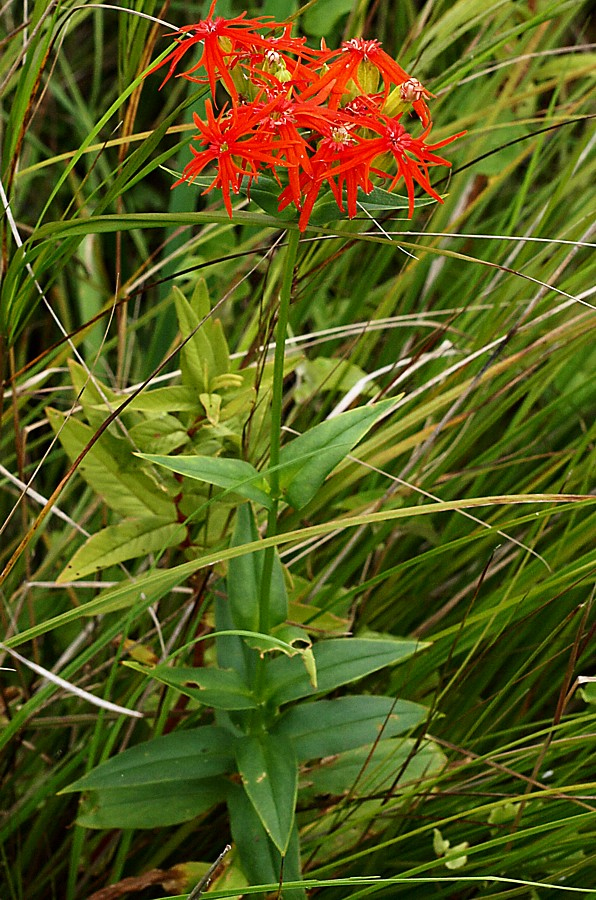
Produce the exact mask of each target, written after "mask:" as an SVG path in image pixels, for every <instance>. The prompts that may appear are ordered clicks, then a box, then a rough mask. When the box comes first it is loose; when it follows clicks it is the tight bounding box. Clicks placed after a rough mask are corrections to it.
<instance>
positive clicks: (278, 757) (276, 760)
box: [236, 734, 298, 855]
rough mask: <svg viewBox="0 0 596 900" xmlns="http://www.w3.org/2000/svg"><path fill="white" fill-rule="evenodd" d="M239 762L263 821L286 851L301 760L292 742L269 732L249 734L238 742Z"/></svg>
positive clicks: (243, 782)
mask: <svg viewBox="0 0 596 900" xmlns="http://www.w3.org/2000/svg"><path fill="white" fill-rule="evenodd" d="M236 747H237V749H236V762H237V764H238V771H239V772H240V776H241V778H242V784H243V785H244V790H245V791H246V794H247V795H248V797H249V799H250V802H251V803H252V805H253V807H254V809H255V811H256V813H257V815H258V817H259V819H260V820H261V823H262V825H263V827H264V829H265V831H266V832H267V834H268V835H269V837H270V838H271V840H272V841H273V843H274V844H275V846H276V847H277V849H278V850H279V852H280V853H281V854H282V855H283V854H285V852H286V849H287V847H288V843H289V841H290V835H291V833H292V828H293V825H294V812H295V806H296V793H297V790H298V763H297V762H296V755H295V753H294V750H293V747H292V745H291V743H289V742H288V741H285V740H283V739H281V738H280V739H279V740H277V739H276V740H274V739H273V738H271V737H270V736H269V735H267V734H260V735H259V736H258V737H257V736H248V737H246V738H242V739H241V740H239V741H238V743H237V745H236Z"/></svg>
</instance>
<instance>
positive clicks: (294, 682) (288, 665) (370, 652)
mask: <svg viewBox="0 0 596 900" xmlns="http://www.w3.org/2000/svg"><path fill="white" fill-rule="evenodd" d="M427 646H428V644H423V643H420V642H419V641H405V640H398V639H395V640H386V639H381V638H338V639H335V640H328V641H320V642H319V643H318V644H315V646H314V647H313V651H312V652H313V654H314V658H315V663H316V668H317V687H316V689H315V688H313V686H312V684H311V682H310V681H309V678H308V675H307V674H306V671H305V669H304V665H303V664H302V662H301V660H299V659H297V658H296V657H292V658H290V657H287V656H283V657H279V658H278V659H274V660H271V662H270V664H269V667H268V670H267V687H266V696H267V699H268V700H269V701H270V702H271V703H272V704H274V705H275V706H280V705H281V704H282V703H289V702H290V701H291V700H298V699H299V698H300V697H308V696H311V695H312V696H314V695H315V694H327V693H329V691H333V690H335V688H337V687H340V686H341V685H342V684H349V683H350V682H351V681H356V680H357V679H359V678H363V677H364V676H365V675H370V674H371V673H372V672H377V671H378V670H379V669H383V668H385V666H392V665H394V664H395V663H397V662H402V661H403V660H404V659H407V658H408V657H409V656H412V654H413V653H416V651H417V650H420V649H422V648H423V647H427Z"/></svg>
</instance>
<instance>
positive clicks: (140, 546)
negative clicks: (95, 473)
mask: <svg viewBox="0 0 596 900" xmlns="http://www.w3.org/2000/svg"><path fill="white" fill-rule="evenodd" d="M172 513H175V509H174V506H173V505H172ZM185 536H186V528H185V527H184V525H181V524H179V523H178V522H172V520H171V519H169V520H164V519H163V518H159V517H157V516H153V517H151V518H146V519H132V520H131V519H128V520H127V521H125V522H120V523H118V524H117V525H109V526H108V527H107V528H103V529H102V530H101V531H98V532H97V533H96V534H92V535H91V537H90V538H89V539H88V540H87V541H85V543H84V544H83V546H82V547H80V548H79V549H78V550H77V552H76V553H75V555H74V556H73V557H72V559H71V560H70V562H69V563H68V565H67V566H66V567H65V569H64V570H63V571H62V572H61V573H60V575H58V578H57V579H56V583H57V584H63V583H64V582H66V581H75V580H76V579H77V578H82V577H83V576H84V575H88V574H90V573H91V572H97V571H99V569H105V568H106V567H107V566H113V565H116V563H119V562H122V561H123V560H125V559H136V558H137V557H140V556H147V555H148V554H149V553H161V552H162V551H163V550H165V549H166V547H174V546H177V545H178V544H180V543H182V541H183V540H184V538H185Z"/></svg>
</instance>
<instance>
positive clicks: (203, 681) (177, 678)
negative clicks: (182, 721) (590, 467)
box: [126, 662, 257, 709]
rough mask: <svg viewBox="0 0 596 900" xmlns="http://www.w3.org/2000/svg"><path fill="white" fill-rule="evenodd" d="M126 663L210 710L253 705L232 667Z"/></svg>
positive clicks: (245, 688)
mask: <svg viewBox="0 0 596 900" xmlns="http://www.w3.org/2000/svg"><path fill="white" fill-rule="evenodd" d="M126 665H127V666H128V667H129V668H130V669H135V671H137V672H142V673H143V675H149V676H151V678H155V679H156V680H157V681H160V682H161V683H162V684H167V685H168V687H173V688H174V689H175V690H177V691H180V693H181V694H184V695H185V696H186V697H192V698H193V700H198V702H199V703H203V704H204V705H205V706H212V707H213V708H214V709H255V708H256V706H257V704H256V703H255V700H254V698H253V696H252V693H251V691H250V688H249V687H247V685H246V684H245V683H244V682H243V681H242V679H241V678H240V676H239V675H238V673H237V672H235V671H234V670H233V669H202V668H201V669H199V668H196V667H193V666H163V665H162V666H151V667H149V666H143V665H141V664H140V663H136V662H127V663H126Z"/></svg>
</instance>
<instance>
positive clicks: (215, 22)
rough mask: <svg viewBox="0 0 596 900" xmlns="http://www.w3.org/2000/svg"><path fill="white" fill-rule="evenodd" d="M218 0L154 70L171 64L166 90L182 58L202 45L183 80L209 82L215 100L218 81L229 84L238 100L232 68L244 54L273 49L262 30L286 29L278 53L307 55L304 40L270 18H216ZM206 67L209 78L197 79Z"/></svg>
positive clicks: (277, 41) (278, 41)
mask: <svg viewBox="0 0 596 900" xmlns="http://www.w3.org/2000/svg"><path fill="white" fill-rule="evenodd" d="M215 4H216V0H213V2H212V4H211V7H210V8H209V15H208V16H207V18H206V19H203V20H202V21H201V22H198V23H197V24H196V25H186V26H185V27H184V28H181V29H180V30H179V31H177V32H175V34H176V35H180V36H182V40H180V41H178V46H177V47H176V49H175V50H172V52H171V53H169V54H168V55H167V56H166V58H165V59H164V60H162V62H160V63H159V65H157V66H155V68H154V69H152V70H151V71H156V70H157V69H160V68H161V67H162V66H165V65H166V63H168V62H169V63H170V67H169V69H168V74H167V75H166V77H165V78H164V80H163V82H162V87H163V85H164V84H165V83H166V81H167V80H168V78H171V76H172V75H173V74H174V70H175V69H176V66H177V65H178V63H179V62H180V60H181V59H182V57H183V56H184V55H185V54H186V53H187V52H188V51H189V50H190V49H191V47H194V45H195V44H202V45H203V51H202V53H201V56H200V57H199V60H198V62H197V63H195V65H194V66H192V67H191V68H190V69H188V70H187V71H186V72H181V73H180V75H181V76H182V77H183V78H188V79H189V80H190V81H197V82H199V83H203V82H204V81H205V80H206V81H208V83H209V87H210V88H211V93H212V95H213V97H215V85H216V82H217V80H218V79H221V81H222V82H223V83H224V84H225V86H226V88H227V90H228V92H229V94H230V96H231V97H232V98H233V99H234V100H235V101H237V100H238V91H237V88H236V85H235V84H234V80H233V78H232V76H231V74H230V69H231V68H233V66H234V65H236V63H237V61H238V58H239V57H241V56H242V55H243V54H247V53H248V54H252V53H253V52H254V50H255V49H256V48H259V49H260V50H261V52H262V53H264V52H265V51H266V50H267V49H268V48H270V46H271V42H272V40H273V39H272V38H269V37H264V36H263V35H262V34H260V33H259V31H258V29H263V28H265V29H273V28H282V29H283V35H282V36H281V37H278V38H275V39H274V40H275V46H276V48H277V49H278V50H281V51H284V52H290V53H301V52H303V49H304V48H303V43H304V39H303V38H292V37H290V30H291V25H287V24H283V23H278V22H273V21H270V20H269V19H265V18H260V19H247V18H246V13H245V12H243V13H241V14H240V15H239V16H236V18H234V19H223V18H221V16H218V17H217V18H215V19H214V18H213V13H214V11H215ZM200 68H204V69H205V71H206V73H207V78H206V79H204V78H193V77H192V75H193V72H196V71H197V69H200Z"/></svg>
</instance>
